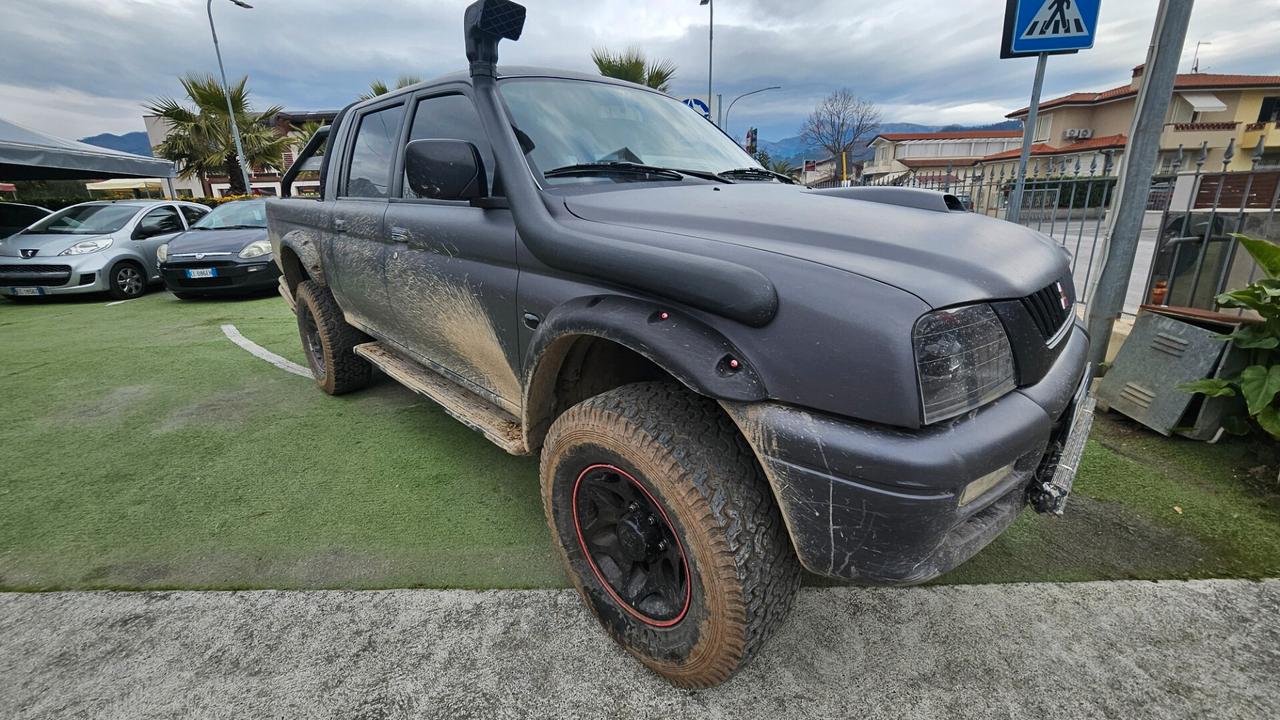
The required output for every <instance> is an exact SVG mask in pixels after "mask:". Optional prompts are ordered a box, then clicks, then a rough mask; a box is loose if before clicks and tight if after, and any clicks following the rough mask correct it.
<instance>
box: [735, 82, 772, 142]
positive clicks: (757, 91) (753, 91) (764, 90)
mask: <svg viewBox="0 0 1280 720" xmlns="http://www.w3.org/2000/svg"><path fill="white" fill-rule="evenodd" d="M781 89H782V86H781V85H770V86H769V87H767V88H760V89H759V90H752V91H751V92H748V93H742V94H741V95H739V96H738V97H736V98H734V99H733V102H730V103H729V109H728V110H725V111H724V132H725V134H726V135H728V136H729V137H733V133H731V132H729V113H731V112H733V105H734V103H736V102H738V101H739V100H741V99H742V98H744V97H747V96H748V95H755V94H756V93H762V92H766V91H768V90H781Z"/></svg>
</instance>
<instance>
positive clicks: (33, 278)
mask: <svg viewBox="0 0 1280 720" xmlns="http://www.w3.org/2000/svg"><path fill="white" fill-rule="evenodd" d="M70 280H71V266H70V265H0V285H27V286H36V287H56V286H58V285H66V284H67V283H68V282H69V281H70Z"/></svg>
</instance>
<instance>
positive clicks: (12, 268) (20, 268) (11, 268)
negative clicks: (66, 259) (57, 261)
mask: <svg viewBox="0 0 1280 720" xmlns="http://www.w3.org/2000/svg"><path fill="white" fill-rule="evenodd" d="M21 272H39V273H43V272H62V273H69V272H71V266H70V265H26V264H23V265H0V273H21Z"/></svg>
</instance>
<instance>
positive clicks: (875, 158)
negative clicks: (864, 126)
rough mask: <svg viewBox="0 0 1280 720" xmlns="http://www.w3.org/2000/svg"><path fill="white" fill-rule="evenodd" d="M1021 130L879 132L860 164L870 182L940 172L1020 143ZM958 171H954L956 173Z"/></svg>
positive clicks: (965, 164) (978, 159) (966, 165)
mask: <svg viewBox="0 0 1280 720" xmlns="http://www.w3.org/2000/svg"><path fill="white" fill-rule="evenodd" d="M1021 143H1022V131H1021V130H965V131H960V132H930V133H881V134H879V135H877V136H875V137H874V138H873V139H872V140H871V142H870V143H869V146H870V147H871V149H872V151H873V152H874V154H873V155H872V157H871V160H869V161H867V165H866V167H865V168H863V178H864V179H865V180H868V181H870V182H875V181H877V180H880V181H892V180H894V179H896V178H901V177H904V176H907V175H910V174H913V173H914V174H925V175H932V174H940V173H945V172H946V170H947V168H951V169H952V170H953V171H956V170H963V169H967V168H972V167H973V166H974V165H975V164H976V163H978V162H979V161H980V160H982V158H984V157H987V156H989V155H995V154H999V153H1002V152H1005V151H1006V150H1012V149H1015V148H1018V147H1020V146H1021ZM957 175H958V173H957Z"/></svg>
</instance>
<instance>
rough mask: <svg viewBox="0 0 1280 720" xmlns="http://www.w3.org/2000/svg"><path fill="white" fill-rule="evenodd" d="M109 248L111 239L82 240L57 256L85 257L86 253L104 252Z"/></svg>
mask: <svg viewBox="0 0 1280 720" xmlns="http://www.w3.org/2000/svg"><path fill="white" fill-rule="evenodd" d="M109 247H111V238H99V239H97V240H82V241H80V242H78V243H76V244H75V245H72V246H71V247H69V248H67V249H66V250H63V251H62V252H60V253H58V254H59V255H86V254H88V253H94V252H98V251H99V250H106V249H107V248H109Z"/></svg>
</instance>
